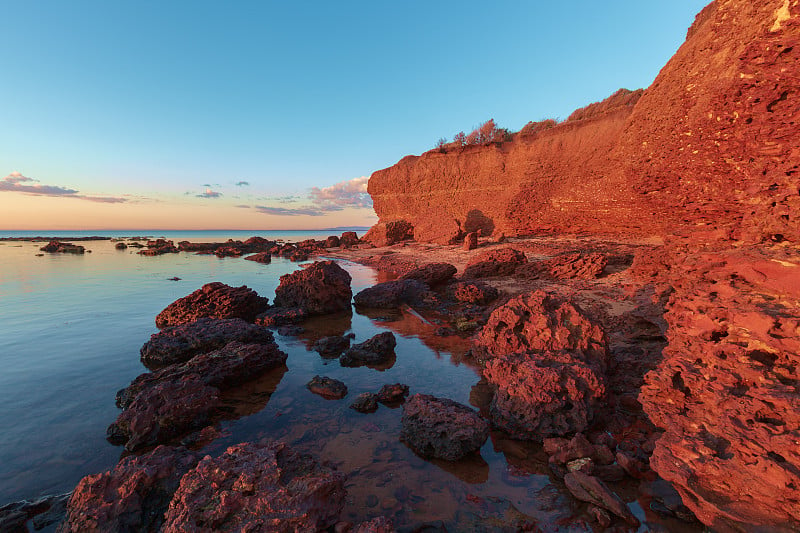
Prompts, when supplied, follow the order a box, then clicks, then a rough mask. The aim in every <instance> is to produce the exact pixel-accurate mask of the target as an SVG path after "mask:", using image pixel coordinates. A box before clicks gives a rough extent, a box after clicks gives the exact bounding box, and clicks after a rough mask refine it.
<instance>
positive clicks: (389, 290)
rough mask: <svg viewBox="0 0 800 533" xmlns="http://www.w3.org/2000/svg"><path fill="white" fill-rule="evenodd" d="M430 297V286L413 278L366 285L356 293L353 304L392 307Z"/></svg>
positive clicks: (416, 302)
mask: <svg viewBox="0 0 800 533" xmlns="http://www.w3.org/2000/svg"><path fill="white" fill-rule="evenodd" d="M431 297H432V293H431V292H430V287H428V285H427V284H425V283H422V282H421V281H417V280H414V279H406V280H398V281H385V282H383V283H378V284H377V285H373V286H372V287H367V288H366V289H364V290H362V291H361V292H359V293H358V294H356V296H355V298H354V299H353V300H354V301H355V304H356V305H357V306H359V307H370V308H375V309H393V308H396V307H400V306H401V305H403V304H409V305H419V304H424V303H425V301H426V299H429V298H431Z"/></svg>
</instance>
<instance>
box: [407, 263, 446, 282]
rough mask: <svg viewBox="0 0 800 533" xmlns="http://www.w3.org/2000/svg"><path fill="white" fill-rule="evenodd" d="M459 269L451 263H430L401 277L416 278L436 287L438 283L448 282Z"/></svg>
mask: <svg viewBox="0 0 800 533" xmlns="http://www.w3.org/2000/svg"><path fill="white" fill-rule="evenodd" d="M457 270H458V269H456V267H454V266H453V265H451V264H450V263H429V264H427V265H425V266H421V267H419V268H415V269H414V270H411V271H410V272H407V273H405V274H403V275H402V276H400V279H401V280H403V279H415V280H417V281H421V282H423V283H426V284H428V285H429V286H431V287H435V286H436V285H441V284H442V283H447V282H448V281H449V280H450V279H452V277H453V276H455V275H456V272H457Z"/></svg>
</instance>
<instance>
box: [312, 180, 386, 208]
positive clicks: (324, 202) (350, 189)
mask: <svg viewBox="0 0 800 533" xmlns="http://www.w3.org/2000/svg"><path fill="white" fill-rule="evenodd" d="M368 181H369V178H368V177H367V176H362V177H360V178H353V179H351V180H348V181H342V182H339V183H337V184H335V185H331V186H330V187H323V188H320V187H311V190H310V191H309V193H308V197H309V198H310V199H311V201H312V202H314V205H316V206H317V207H318V208H319V209H322V210H326V211H341V210H342V209H344V208H346V207H356V208H369V207H372V198H370V196H369V193H367V182H368Z"/></svg>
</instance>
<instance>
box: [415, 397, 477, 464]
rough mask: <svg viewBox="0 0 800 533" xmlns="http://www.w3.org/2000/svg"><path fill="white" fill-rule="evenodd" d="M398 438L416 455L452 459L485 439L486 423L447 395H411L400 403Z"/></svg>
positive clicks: (462, 454)
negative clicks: (442, 396) (401, 414)
mask: <svg viewBox="0 0 800 533" xmlns="http://www.w3.org/2000/svg"><path fill="white" fill-rule="evenodd" d="M401 423H402V426H403V427H402V430H401V431H400V439H401V440H402V441H403V442H405V443H406V444H408V446H409V447H410V448H411V449H412V450H414V451H415V452H417V453H418V454H419V455H421V456H423V457H426V458H438V459H445V460H448V461H456V460H458V459H460V458H462V457H464V456H465V455H467V454H469V453H472V452H475V451H477V450H479V449H480V447H481V446H483V443H484V442H486V439H487V438H489V424H488V422H486V421H485V420H484V419H482V418H481V417H480V416H478V413H476V412H475V411H473V410H472V409H470V408H469V407H467V406H466V405H462V404H460V403H458V402H454V401H453V400H448V399H447V398H436V397H435V396H429V395H427V394H415V395H414V396H412V397H411V398H409V399H408V401H407V402H406V403H405V405H404V406H403V418H402V420H401Z"/></svg>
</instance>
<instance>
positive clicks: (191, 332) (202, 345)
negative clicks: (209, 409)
mask: <svg viewBox="0 0 800 533" xmlns="http://www.w3.org/2000/svg"><path fill="white" fill-rule="evenodd" d="M231 341H239V342H242V343H246V344H270V343H272V342H273V341H274V339H273V337H272V333H270V332H269V331H268V330H266V329H264V328H263V327H260V326H256V325H253V324H250V323H248V322H245V321H244V320H242V319H241V318H227V319H216V318H199V319H197V320H195V321H193V322H187V323H186V324H181V325H179V326H172V327H168V328H165V329H163V330H161V331H160V332H159V333H156V334H154V335H152V336H150V340H149V341H147V342H146V343H144V345H143V346H142V348H141V350H140V354H141V359H142V363H144V365H145V366H147V367H148V368H155V367H161V366H166V365H172V364H175V363H183V362H184V361H188V360H189V359H191V358H192V357H194V356H195V355H197V354H199V353H203V352H210V351H212V350H215V349H217V348H221V347H223V346H225V345H226V344H228V343H229V342H231Z"/></svg>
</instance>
